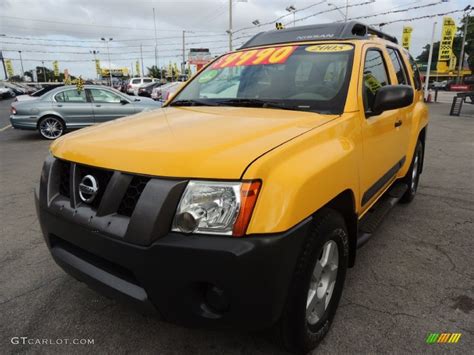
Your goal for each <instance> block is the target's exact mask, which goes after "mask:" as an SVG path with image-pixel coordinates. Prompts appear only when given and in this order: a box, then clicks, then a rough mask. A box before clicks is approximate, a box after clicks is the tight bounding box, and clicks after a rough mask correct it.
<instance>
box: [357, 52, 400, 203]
mask: <svg viewBox="0 0 474 355" xmlns="http://www.w3.org/2000/svg"><path fill="white" fill-rule="evenodd" d="M362 58H363V68H364V69H363V73H361V75H362V78H361V79H362V80H361V81H360V83H361V85H360V87H359V90H360V91H359V92H360V95H359V105H360V106H359V107H361V108H363V109H361V110H360V111H359V112H360V120H361V131H362V139H363V161H362V164H361V169H360V190H361V196H362V197H361V206H362V212H364V211H365V210H366V209H367V208H368V207H369V206H370V205H371V202H372V201H374V200H375V199H376V197H377V196H379V195H380V193H381V192H382V191H383V190H384V187H386V186H387V185H388V184H389V183H390V182H391V181H393V179H394V177H395V174H396V173H397V172H398V170H399V169H400V167H401V165H402V164H403V162H404V153H403V151H402V147H400V141H399V139H398V131H397V129H399V127H400V126H399V124H400V120H401V115H402V112H401V110H398V109H397V110H390V111H385V112H383V113H381V114H379V115H375V114H372V113H371V110H370V108H371V105H372V104H373V101H374V98H375V94H376V93H377V90H378V89H380V88H381V87H382V86H385V85H390V84H393V79H392V78H391V75H390V73H391V71H393V69H392V68H391V67H389V66H388V65H387V64H388V60H390V59H389V58H388V56H387V54H386V52H385V48H383V47H382V46H378V45H367V46H365V47H364V50H363V54H362ZM389 68H390V69H389ZM394 84H396V83H394Z"/></svg>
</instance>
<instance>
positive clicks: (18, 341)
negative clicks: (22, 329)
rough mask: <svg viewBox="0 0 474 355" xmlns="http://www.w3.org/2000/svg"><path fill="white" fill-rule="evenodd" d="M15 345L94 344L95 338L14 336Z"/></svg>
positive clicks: (12, 339) (12, 340) (12, 341)
mask: <svg viewBox="0 0 474 355" xmlns="http://www.w3.org/2000/svg"><path fill="white" fill-rule="evenodd" d="M10 341H11V343H12V344H14V345H94V339H78V338H72V339H71V338H57V339H48V338H29V337H13V338H11V339H10Z"/></svg>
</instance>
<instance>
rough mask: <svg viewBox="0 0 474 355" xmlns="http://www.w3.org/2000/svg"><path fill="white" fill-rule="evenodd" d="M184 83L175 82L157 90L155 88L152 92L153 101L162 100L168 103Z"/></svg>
mask: <svg viewBox="0 0 474 355" xmlns="http://www.w3.org/2000/svg"><path fill="white" fill-rule="evenodd" d="M183 84H184V83H183V82H181V81H173V82H171V83H167V84H164V85H161V86H158V87H157V88H154V89H153V91H152V92H151V98H152V99H153V100H160V101H166V100H168V97H169V95H170V94H172V93H175V92H176V91H178V89H179V88H180V87H181V85H183Z"/></svg>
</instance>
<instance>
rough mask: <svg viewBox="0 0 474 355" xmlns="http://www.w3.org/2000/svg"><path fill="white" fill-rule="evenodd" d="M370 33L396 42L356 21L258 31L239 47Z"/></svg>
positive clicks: (363, 36)
mask: <svg viewBox="0 0 474 355" xmlns="http://www.w3.org/2000/svg"><path fill="white" fill-rule="evenodd" d="M370 35H375V36H377V37H380V38H383V39H385V40H388V41H390V42H393V43H398V41H397V38H396V37H394V36H391V35H389V34H386V33H384V32H381V31H379V30H377V29H375V28H373V27H370V26H368V25H366V24H363V23H361V22H357V21H349V22H346V23H325V24H319V25H310V26H299V27H292V28H288V29H283V30H273V31H266V32H260V33H258V34H256V35H255V36H253V37H252V38H251V39H249V40H248V41H247V42H246V43H244V44H243V45H242V47H241V48H240V49H244V48H250V47H259V46H265V45H270V44H281V43H289V42H300V41H314V40H318V41H320V40H326V41H328V40H335V39H336V40H337V39H339V40H341V39H369V36H370Z"/></svg>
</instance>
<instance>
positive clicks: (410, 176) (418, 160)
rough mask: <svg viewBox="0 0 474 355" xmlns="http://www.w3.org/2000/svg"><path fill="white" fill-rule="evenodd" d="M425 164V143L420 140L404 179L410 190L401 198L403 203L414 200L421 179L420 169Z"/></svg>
mask: <svg viewBox="0 0 474 355" xmlns="http://www.w3.org/2000/svg"><path fill="white" fill-rule="evenodd" d="M422 164H423V144H422V143H421V142H420V141H418V142H417V143H416V147H415V153H414V154H413V159H412V161H411V164H410V169H408V172H407V174H406V175H405V177H404V178H403V179H402V181H403V182H404V183H405V184H407V186H408V190H407V191H406V192H405V194H404V195H403V196H402V198H401V199H400V202H401V203H410V202H411V201H413V199H414V198H415V195H416V191H417V190H418V183H419V181H420V169H421V166H422Z"/></svg>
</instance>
